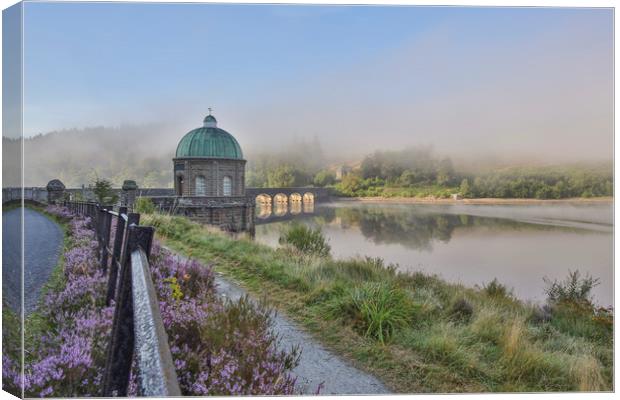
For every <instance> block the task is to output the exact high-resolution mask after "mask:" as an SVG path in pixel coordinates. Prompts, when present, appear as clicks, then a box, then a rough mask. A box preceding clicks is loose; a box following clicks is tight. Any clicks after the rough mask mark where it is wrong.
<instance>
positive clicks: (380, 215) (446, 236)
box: [256, 201, 613, 306]
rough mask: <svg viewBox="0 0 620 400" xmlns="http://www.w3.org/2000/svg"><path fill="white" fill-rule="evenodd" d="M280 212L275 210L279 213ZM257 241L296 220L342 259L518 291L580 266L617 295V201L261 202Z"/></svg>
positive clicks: (534, 289)
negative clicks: (318, 233)
mask: <svg viewBox="0 0 620 400" xmlns="http://www.w3.org/2000/svg"><path fill="white" fill-rule="evenodd" d="M272 211H273V212H272ZM257 215H258V216H259V218H257V221H258V225H257V227H256V240H258V241H259V242H262V243H265V244H267V245H270V246H274V247H275V246H278V238H279V236H280V232H281V231H282V230H283V229H285V227H286V226H287V225H288V224H291V223H293V221H299V222H302V223H304V224H307V225H309V226H313V227H320V228H321V229H322V231H323V234H324V235H325V236H326V237H327V239H328V240H329V243H330V245H331V247H332V255H333V256H334V257H338V258H345V257H352V256H371V257H381V258H383V259H384V260H385V262H386V263H393V264H398V268H399V269H400V270H401V271H423V272H425V273H429V274H436V275H438V276H440V277H442V278H444V279H446V280H448V281H450V282H458V283H462V284H464V285H466V286H475V285H478V286H482V285H483V284H485V283H488V282H489V281H491V280H492V279H494V278H497V279H498V280H499V281H500V282H501V283H503V284H505V285H506V286H508V287H509V288H511V289H512V290H513V293H514V294H515V295H516V296H517V297H518V298H520V299H523V300H530V301H534V302H539V301H543V300H544V298H545V292H544V291H545V287H546V284H545V282H544V281H543V278H548V279H551V280H554V279H557V280H562V279H564V278H565V277H566V276H567V275H568V272H569V270H576V269H578V270H579V271H580V272H581V273H582V274H585V273H589V274H591V275H592V276H593V277H595V278H598V279H599V280H600V283H599V285H598V286H597V287H596V288H595V289H594V298H595V301H596V303H598V304H599V305H602V306H608V305H611V304H613V204H612V203H611V202H609V203H600V202H598V203H550V204H533V205H486V204H485V205H467V204H458V203H457V204H445V205H437V204H394V203H361V202H350V201H347V202H336V203H324V204H316V205H312V206H309V207H308V206H306V205H305V204H304V205H303V207H302V206H301V205H295V204H291V205H290V208H288V207H287V206H286V205H283V206H279V205H276V206H275V210H271V207H269V208H268V209H267V208H264V206H263V208H261V207H260V206H259V207H258V210H257Z"/></svg>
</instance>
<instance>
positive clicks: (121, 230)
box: [105, 207, 137, 306]
mask: <svg viewBox="0 0 620 400" xmlns="http://www.w3.org/2000/svg"><path fill="white" fill-rule="evenodd" d="M126 213H127V207H121V208H119V210H118V217H117V218H116V234H115V235H114V248H113V249H112V263H111V265H110V276H109V279H108V292H107V295H106V301H105V303H106V305H108V306H109V305H110V302H111V301H112V299H113V298H114V292H115V291H116V281H117V279H118V265H119V264H120V262H121V251H122V248H123V242H124V238H125V218H123V214H126ZM132 223H136V222H135V221H132ZM136 224H137V223H136Z"/></svg>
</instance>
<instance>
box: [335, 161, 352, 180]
mask: <svg viewBox="0 0 620 400" xmlns="http://www.w3.org/2000/svg"><path fill="white" fill-rule="evenodd" d="M351 170H352V168H351V167H349V166H348V165H341V166H339V167H338V168H336V179H337V180H339V181H340V180H342V178H344V177H345V176H347V175H349V174H350V173H351Z"/></svg>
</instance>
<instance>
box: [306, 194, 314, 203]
mask: <svg viewBox="0 0 620 400" xmlns="http://www.w3.org/2000/svg"><path fill="white" fill-rule="evenodd" d="M314 197H315V196H314V193H312V192H306V193H304V197H303V201H304V203H314Z"/></svg>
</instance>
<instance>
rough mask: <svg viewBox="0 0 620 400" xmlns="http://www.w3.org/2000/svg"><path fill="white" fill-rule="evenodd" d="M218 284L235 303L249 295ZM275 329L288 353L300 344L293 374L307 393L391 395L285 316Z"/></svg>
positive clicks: (279, 318)
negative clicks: (319, 390)
mask: <svg viewBox="0 0 620 400" xmlns="http://www.w3.org/2000/svg"><path fill="white" fill-rule="evenodd" d="M168 250H169V251H172V250H170V249H168ZM172 252H173V251H172ZM173 253H174V252H173ZM175 254H176V253H175ZM178 257H181V256H178ZM181 258H182V257H181ZM215 283H216V285H217V291H218V293H219V294H220V295H221V296H223V297H227V298H229V299H231V300H233V301H234V300H238V299H239V298H240V297H242V296H244V295H245V294H247V292H246V291H245V290H244V289H243V288H242V287H241V286H239V285H238V284H236V283H234V282H232V281H231V280H229V279H225V278H224V277H222V275H221V274H219V273H216V277H215ZM273 330H274V332H275V333H276V334H277V335H278V336H279V338H280V343H279V347H280V349H282V350H289V349H291V348H292V347H293V346H296V345H298V346H299V348H300V350H301V358H300V361H299V365H298V366H297V368H295V369H294V370H293V371H292V373H293V374H294V375H295V376H297V384H298V385H299V387H300V389H302V391H303V393H304V394H314V393H315V392H316V390H317V388H318V386H319V385H320V384H321V383H322V384H323V387H322V389H321V394H328V395H329V394H389V393H390V392H389V390H388V389H387V388H386V387H385V386H384V385H383V383H381V382H380V381H379V380H378V379H377V378H375V377H374V376H372V375H369V374H367V373H365V372H362V371H360V370H358V369H357V368H354V367H352V366H351V365H349V364H348V363H347V362H346V361H344V360H343V359H341V358H340V357H338V356H337V355H335V354H333V353H331V352H330V351H328V350H327V349H325V348H324V347H323V346H322V345H321V344H319V343H318V342H317V341H316V340H315V339H314V338H312V337H311V336H310V334H308V333H306V332H304V331H303V330H302V329H301V328H300V327H299V326H297V324H295V323H294V322H292V321H290V320H289V319H288V318H286V317H285V316H283V315H280V314H277V315H276V316H275V318H274V321H273Z"/></svg>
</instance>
